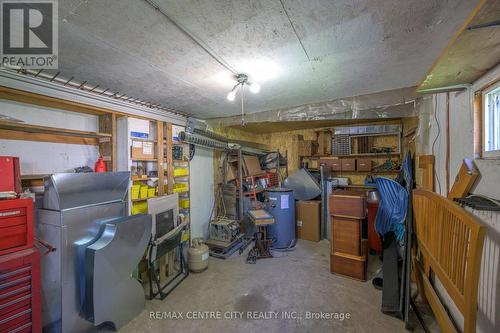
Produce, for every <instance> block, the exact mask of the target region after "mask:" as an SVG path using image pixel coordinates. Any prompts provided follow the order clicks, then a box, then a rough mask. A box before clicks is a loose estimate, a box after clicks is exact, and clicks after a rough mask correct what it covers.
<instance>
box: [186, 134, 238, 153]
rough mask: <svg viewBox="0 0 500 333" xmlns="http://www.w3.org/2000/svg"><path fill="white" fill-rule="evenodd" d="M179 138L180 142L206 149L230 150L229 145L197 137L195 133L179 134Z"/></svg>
mask: <svg viewBox="0 0 500 333" xmlns="http://www.w3.org/2000/svg"><path fill="white" fill-rule="evenodd" d="M179 138H180V139H181V141H184V142H187V143H191V144H193V145H197V146H202V147H208V148H213V149H218V150H230V148H229V145H228V144H227V143H225V142H220V141H217V140H214V139H212V138H208V137H204V136H201V135H197V134H195V133H188V132H180V133H179Z"/></svg>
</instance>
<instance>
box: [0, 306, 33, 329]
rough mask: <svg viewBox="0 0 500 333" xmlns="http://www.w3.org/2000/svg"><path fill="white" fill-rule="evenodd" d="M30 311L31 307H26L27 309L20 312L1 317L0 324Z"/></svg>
mask: <svg viewBox="0 0 500 333" xmlns="http://www.w3.org/2000/svg"><path fill="white" fill-rule="evenodd" d="M30 312H31V309H27V310H24V311H21V312H19V313H16V314H14V315H12V316H10V317H7V318H5V319H2V320H0V325H1V324H5V323H8V322H9V321H11V320H13V319H16V318H19V317H21V316H24V315H25V314H28V313H30Z"/></svg>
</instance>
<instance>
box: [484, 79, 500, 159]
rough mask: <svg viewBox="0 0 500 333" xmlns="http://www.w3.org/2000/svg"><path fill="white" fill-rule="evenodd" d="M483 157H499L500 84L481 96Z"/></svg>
mask: <svg viewBox="0 0 500 333" xmlns="http://www.w3.org/2000/svg"><path fill="white" fill-rule="evenodd" d="M483 101H484V104H483V140H484V141H483V156H484V157H500V84H496V85H495V86H493V87H491V88H489V89H488V90H486V91H485V92H484V95H483Z"/></svg>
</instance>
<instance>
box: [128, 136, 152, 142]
mask: <svg viewBox="0 0 500 333" xmlns="http://www.w3.org/2000/svg"><path fill="white" fill-rule="evenodd" d="M130 140H132V141H142V142H151V143H157V142H158V140H154V139H144V138H134V137H130Z"/></svg>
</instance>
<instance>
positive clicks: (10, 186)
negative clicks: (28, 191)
mask: <svg viewBox="0 0 500 333" xmlns="http://www.w3.org/2000/svg"><path fill="white" fill-rule="evenodd" d="M22 191H23V190H22V187H21V173H20V171H19V157H14V156H0V192H16V193H21V192H22Z"/></svg>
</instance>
